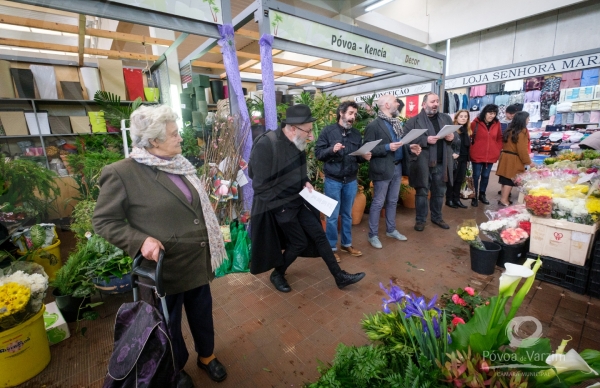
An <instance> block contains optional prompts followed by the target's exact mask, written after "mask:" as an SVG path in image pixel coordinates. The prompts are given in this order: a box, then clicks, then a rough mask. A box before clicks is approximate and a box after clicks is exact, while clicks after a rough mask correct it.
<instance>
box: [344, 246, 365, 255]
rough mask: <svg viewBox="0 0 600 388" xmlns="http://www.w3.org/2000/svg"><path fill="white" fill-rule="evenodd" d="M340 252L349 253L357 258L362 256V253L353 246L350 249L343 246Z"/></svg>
mask: <svg viewBox="0 0 600 388" xmlns="http://www.w3.org/2000/svg"><path fill="white" fill-rule="evenodd" d="M340 251H342V252H346V253H349V254H351V255H352V256H356V257H358V256H362V252H361V251H359V250H358V249H356V248H354V247H353V246H349V247H344V246H341V247H340Z"/></svg>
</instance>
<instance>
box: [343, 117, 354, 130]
mask: <svg viewBox="0 0 600 388" xmlns="http://www.w3.org/2000/svg"><path fill="white" fill-rule="evenodd" d="M352 124H354V123H351V122H349V121H347V120H344V119H342V127H344V128H345V129H350V128H352Z"/></svg>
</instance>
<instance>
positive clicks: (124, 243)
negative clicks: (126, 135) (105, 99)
mask: <svg viewBox="0 0 600 388" xmlns="http://www.w3.org/2000/svg"><path fill="white" fill-rule="evenodd" d="M176 120H177V114H175V112H174V111H173V110H172V109H171V108H170V107H168V106H166V105H160V106H141V107H140V108H138V109H137V110H136V111H135V112H133V114H132V115H131V139H132V143H133V150H132V152H131V154H130V156H129V158H128V159H125V160H121V161H119V162H116V163H113V164H111V165H108V166H106V167H105V168H104V170H103V171H102V176H101V178H100V196H99V197H98V203H97V205H96V209H95V210H94V217H93V225H94V229H95V231H96V232H97V233H98V234H99V235H101V236H102V237H104V238H106V239H107V240H108V241H109V242H111V243H112V244H114V245H116V246H117V247H119V248H122V249H123V250H125V251H126V252H128V253H129V255H130V256H131V257H135V256H136V255H137V254H138V252H141V253H142V255H143V256H144V257H145V258H146V259H147V260H144V263H143V266H146V267H150V268H155V267H156V261H158V257H159V252H160V250H161V249H162V250H164V251H165V256H164V265H163V282H164V288H165V292H166V294H167V296H166V301H167V307H168V310H169V314H170V321H169V322H170V329H171V340H172V343H173V352H174V356H175V360H176V362H177V366H178V368H179V370H180V371H181V373H180V377H179V381H178V385H177V386H178V387H193V383H192V380H191V378H190V376H189V375H188V374H187V373H185V371H183V367H184V366H185V364H186V362H187V359H188V355H189V354H188V352H187V349H186V346H185V341H184V339H183V336H182V333H181V318H182V307H183V306H185V311H186V315H187V319H188V323H189V326H190V331H191V333H192V337H193V339H194V344H195V349H196V352H197V353H198V359H197V364H198V367H200V368H201V369H204V370H205V371H206V372H207V373H208V375H209V376H210V378H211V379H212V380H214V381H222V380H224V379H225V378H226V377H227V372H226V371H225V367H224V366H223V365H222V364H221V363H220V362H219V360H218V359H216V358H215V355H214V353H213V350H214V328H213V317H212V296H211V293H210V286H209V282H210V281H211V280H212V279H213V278H214V270H215V269H216V268H218V266H219V265H220V263H221V262H222V261H223V259H224V258H225V257H226V256H227V254H226V251H225V247H224V244H223V236H222V235H221V232H220V228H219V223H218V220H217V217H216V215H215V213H214V211H213V209H212V207H211V204H210V201H209V198H208V195H207V194H206V191H205V190H204V187H203V185H202V183H201V182H200V180H199V179H198V177H197V176H196V170H195V168H194V166H192V164H191V163H190V162H188V161H187V160H186V159H185V158H184V157H183V156H182V155H181V144H180V143H181V142H182V138H181V136H180V135H179V129H178V127H177V124H176V122H175V121H176Z"/></svg>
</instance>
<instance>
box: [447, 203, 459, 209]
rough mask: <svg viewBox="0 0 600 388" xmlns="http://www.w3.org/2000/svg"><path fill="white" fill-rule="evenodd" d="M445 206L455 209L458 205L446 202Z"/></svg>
mask: <svg viewBox="0 0 600 388" xmlns="http://www.w3.org/2000/svg"><path fill="white" fill-rule="evenodd" d="M446 206H448V207H451V208H452V209H456V208H457V207H458V205H457V204H456V203H455V202H454V201H446Z"/></svg>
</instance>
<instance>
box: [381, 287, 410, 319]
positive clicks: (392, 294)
mask: <svg viewBox="0 0 600 388" xmlns="http://www.w3.org/2000/svg"><path fill="white" fill-rule="evenodd" d="M379 287H380V288H381V289H382V290H383V291H384V292H385V293H386V295H387V296H388V297H389V299H386V298H383V299H382V301H383V312H384V313H386V314H389V313H390V312H391V310H390V308H389V307H388V305H390V304H392V303H401V302H402V299H404V298H405V297H407V295H406V293H405V292H404V291H402V289H401V288H400V287H398V286H395V285H394V284H393V283H392V281H391V280H390V289H389V290H388V289H387V288H385V287H384V286H383V283H379Z"/></svg>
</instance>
